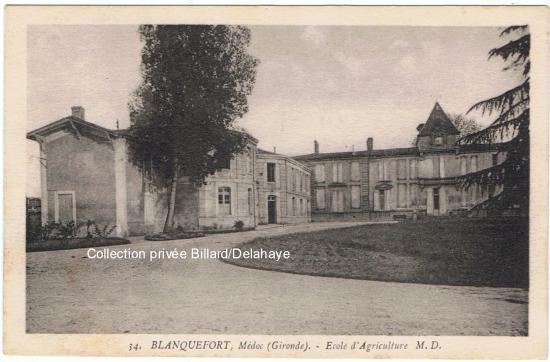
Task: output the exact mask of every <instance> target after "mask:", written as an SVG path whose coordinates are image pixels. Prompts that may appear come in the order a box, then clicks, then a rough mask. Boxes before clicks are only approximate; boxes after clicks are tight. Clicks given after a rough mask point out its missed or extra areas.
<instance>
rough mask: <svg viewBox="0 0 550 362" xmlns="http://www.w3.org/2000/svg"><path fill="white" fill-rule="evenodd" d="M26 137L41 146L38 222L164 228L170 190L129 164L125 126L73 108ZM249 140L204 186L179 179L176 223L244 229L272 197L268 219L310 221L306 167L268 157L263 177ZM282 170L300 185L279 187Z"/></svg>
mask: <svg viewBox="0 0 550 362" xmlns="http://www.w3.org/2000/svg"><path fill="white" fill-rule="evenodd" d="M27 137H28V138H29V139H31V140H34V141H37V142H38V143H39V144H40V158H41V202H42V220H41V221H42V224H46V223H48V222H50V221H55V222H62V223H67V222H70V221H74V222H75V224H76V226H77V227H78V228H85V225H86V223H87V222H88V220H90V221H94V222H95V223H96V224H97V225H99V226H105V225H107V226H108V227H111V226H116V229H115V230H116V234H117V235H118V236H126V235H143V234H146V233H151V232H159V231H161V230H162V228H163V226H164V221H165V218H166V215H167V210H168V198H169V192H168V191H167V190H166V189H158V188H156V187H155V186H154V184H153V183H152V182H150V177H149V176H147V175H145V174H144V173H143V172H141V171H140V170H139V169H138V168H137V167H135V166H134V165H133V164H132V163H131V162H130V161H129V158H128V142H129V141H128V137H127V136H126V134H125V131H119V130H110V129H106V128H104V127H100V126H98V125H96V124H94V123H90V122H87V121H86V120H85V119H84V109H83V108H82V107H72V114H71V115H70V116H68V117H65V118H62V119H60V120H58V121H56V122H53V123H51V124H48V125H46V126H44V127H41V128H39V129H37V130H34V131H32V132H29V133H28V134H27ZM247 139H248V144H247V147H246V149H245V151H244V152H242V153H240V154H238V155H234V157H233V158H232V159H231V160H230V162H229V163H228V165H227V168H225V169H221V170H219V171H217V172H216V173H215V174H213V175H211V176H209V177H207V178H206V180H205V181H206V185H204V186H201V187H195V186H194V185H193V184H191V183H190V182H189V180H188V178H187V177H180V178H179V180H178V184H177V190H178V192H177V198H176V205H175V217H174V221H175V224H176V226H181V227H183V228H185V229H200V228H231V227H233V226H234V224H235V222H237V221H242V222H243V223H244V226H245V227H254V226H256V225H258V224H259V223H268V222H269V221H270V214H269V210H270V207H269V203H268V201H267V200H268V198H269V200H271V198H270V197H269V196H272V197H273V196H274V197H275V200H277V201H276V203H277V202H278V204H277V206H276V207H277V209H276V210H277V211H276V212H277V214H276V215H275V217H274V219H273V215H272V216H271V218H272V219H273V220H272V221H274V222H275V223H288V222H306V221H308V220H309V194H308V192H307V191H306V188H305V187H307V188H309V177H310V173H309V170H308V169H307V167H305V166H304V165H301V164H300V163H298V162H296V161H294V160H292V159H291V158H288V157H286V156H283V155H275V154H274V155H272V156H270V157H271V158H269V159H270V160H271V161H270V162H272V163H277V164H280V166H279V172H278V173H277V175H279V176H277V177H279V182H276V183H271V182H268V181H266V180H265V177H266V175H267V173H265V175H264V173H263V172H262V171H258V170H259V169H260V168H261V169H262V170H263V168H265V167H267V166H266V165H267V163H266V162H267V161H268V159H266V158H265V157H264V154H263V153H262V156H260V153H259V152H258V150H257V146H256V145H257V143H258V141H257V140H256V139H255V138H254V137H252V136H250V135H247ZM287 170H288V172H290V173H291V174H292V175H298V174H299V175H300V185H301V184H304V185H305V186H303V187H302V188H298V187H296V185H295V184H293V183H291V185H292V187H291V188H287V187H286V184H285V187H282V186H283V184H281V182H283V180H286V179H287ZM292 170H297V171H292ZM258 177H259V178H261V182H260V181H259V180H257V178H258ZM288 182H290V180H289V181H288ZM306 184H307V185H306ZM260 188H261V190H262V191H261V192H259V190H260ZM270 190H271V191H270ZM277 198H278V199H277ZM293 198H294V200H297V201H294V203H295V208H294V209H290V211H288V207H289V206H288V205H287V200H290V202H291V204H292V200H293ZM299 200H302V201H301V203H300V201H299ZM306 205H307V206H306Z"/></svg>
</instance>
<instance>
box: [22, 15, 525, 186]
mask: <svg viewBox="0 0 550 362" xmlns="http://www.w3.org/2000/svg"><path fill="white" fill-rule="evenodd" d="M251 31H252V41H251V44H250V48H249V52H250V53H251V54H252V55H254V56H255V57H256V58H258V59H259V61H260V63H259V66H258V69H257V76H256V83H255V86H254V90H253V93H252V95H251V96H250V97H249V99H248V101H249V107H250V110H249V112H248V113H247V114H246V115H245V116H244V117H243V118H242V119H241V120H239V121H238V125H240V126H242V127H244V128H246V129H247V130H248V131H249V132H250V133H251V134H252V135H253V136H255V137H256V138H258V139H259V147H261V148H264V149H267V150H271V151H272V150H273V148H274V147H276V150H277V152H279V153H284V154H288V155H297V154H305V153H311V152H313V140H315V139H316V140H318V141H319V144H320V150H321V152H337V151H348V150H351V149H352V148H354V149H355V150H363V149H365V148H366V139H367V138H368V137H373V138H374V148H390V147H408V146H410V143H411V139H412V138H413V137H414V136H415V134H416V126H417V125H418V124H419V123H423V122H425V120H426V118H427V117H428V115H429V113H430V111H431V109H432V108H433V105H434V103H435V102H436V101H438V102H439V103H440V104H441V106H442V107H443V109H444V110H445V111H446V112H447V113H465V112H466V111H467V110H468V109H469V108H470V106H471V105H473V104H474V103H476V102H478V101H480V100H483V99H486V98H489V97H492V96H495V95H497V94H499V93H501V92H503V91H505V90H507V89H509V88H511V87H512V86H514V85H516V84H517V83H518V82H519V81H520V75H519V74H517V73H515V72H511V71H508V72H503V71H502V69H503V66H504V64H503V62H502V61H500V60H499V59H492V60H488V57H487V53H488V51H489V50H490V49H491V48H493V47H495V46H497V45H499V44H502V43H503V42H504V41H505V39H501V38H499V32H500V31H499V28H494V27H407V26H402V27H395V26H394V27H381V26H378V27H374V26H353V27H352V26H253V27H251ZM140 49H141V43H140V39H139V34H138V33H137V26H126V25H114V26H110V25H62V26H46V25H34V26H30V27H29V29H28V77H27V79H28V83H27V87H28V99H27V103H28V108H27V109H28V130H29V131H30V130H32V129H35V128H38V127H41V126H43V125H46V124H48V123H50V122H53V121H56V120H58V119H60V118H62V117H64V116H67V115H69V114H70V107H71V106H73V105H81V106H83V107H85V109H86V120H88V121H91V122H94V123H97V124H99V125H102V126H104V127H108V128H115V124H116V121H117V120H118V121H119V124H120V127H121V128H124V127H127V126H128V125H129V119H128V106H127V105H128V101H129V97H130V94H131V93H132V92H133V91H134V90H135V89H136V87H137V86H138V84H139V81H140ZM474 116H476V115H475V114H474ZM479 121H480V123H481V124H482V125H487V124H488V122H489V121H490V119H489V118H485V119H479ZM29 142H30V141H29ZM36 154H37V147H36V145H35V144H34V143H32V142H30V143H29V161H31V162H34V166H32V167H31V168H33V167H34V168H33V170H34V171H32V170H31V172H35V171H36V168H37V165H36V163H37V162H36V159H37V157H36ZM32 160H34V161H32ZM30 188H32V189H33V190H34V191H32V192H29V193H30V194H36V187H30ZM38 193H39V187H38Z"/></svg>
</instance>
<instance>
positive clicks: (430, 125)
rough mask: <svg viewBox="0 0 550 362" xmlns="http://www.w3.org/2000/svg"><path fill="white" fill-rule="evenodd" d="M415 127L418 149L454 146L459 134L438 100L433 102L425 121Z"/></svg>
mask: <svg viewBox="0 0 550 362" xmlns="http://www.w3.org/2000/svg"><path fill="white" fill-rule="evenodd" d="M416 129H417V130H418V137H417V140H416V146H417V147H418V149H419V151H424V150H430V149H436V150H437V149H449V148H455V147H456V140H457V137H458V135H459V134H460V131H459V130H458V129H457V128H456V127H455V125H454V124H453V122H452V121H451V119H450V118H449V116H447V114H446V113H445V111H444V110H443V108H442V107H441V105H440V104H439V103H438V102H435V105H434V107H433V109H432V111H431V113H430V115H429V116H428V120H427V121H426V123H423V124H420V125H418V127H417V128H416Z"/></svg>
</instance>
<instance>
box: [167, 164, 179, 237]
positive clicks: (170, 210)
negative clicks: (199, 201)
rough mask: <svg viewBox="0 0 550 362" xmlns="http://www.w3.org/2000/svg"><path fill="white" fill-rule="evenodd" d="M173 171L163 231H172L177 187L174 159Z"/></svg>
mask: <svg viewBox="0 0 550 362" xmlns="http://www.w3.org/2000/svg"><path fill="white" fill-rule="evenodd" d="M173 172H174V174H173V177H172V185H171V187H170V199H169V201H168V214H167V215H166V222H165V223H164V232H165V233H167V232H171V231H174V210H175V208H176V190H177V187H178V170H177V167H176V161H174V171H173Z"/></svg>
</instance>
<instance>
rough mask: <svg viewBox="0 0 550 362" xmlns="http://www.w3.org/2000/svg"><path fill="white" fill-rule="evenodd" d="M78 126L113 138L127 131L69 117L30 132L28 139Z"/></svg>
mask: <svg viewBox="0 0 550 362" xmlns="http://www.w3.org/2000/svg"><path fill="white" fill-rule="evenodd" d="M77 125H78V126H81V127H85V128H87V129H89V130H93V131H96V132H100V133H102V134H105V135H109V136H113V137H118V136H122V135H123V132H124V131H125V130H112V129H108V128H105V127H101V126H99V125H97V124H95V123H91V122H87V121H85V120H83V119H80V118H77V117H74V116H68V117H64V118H61V119H60V120H58V121H55V122H52V123H50V124H47V125H45V126H43V127H40V128H37V129H35V130H33V131H31V132H28V133H27V138H29V139H37V138H38V137H37V136H45V135H48V134H50V133H52V132H55V131H57V130H60V129H62V128H64V127H67V126H70V127H72V126H77Z"/></svg>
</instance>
